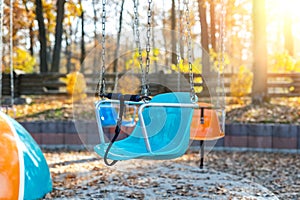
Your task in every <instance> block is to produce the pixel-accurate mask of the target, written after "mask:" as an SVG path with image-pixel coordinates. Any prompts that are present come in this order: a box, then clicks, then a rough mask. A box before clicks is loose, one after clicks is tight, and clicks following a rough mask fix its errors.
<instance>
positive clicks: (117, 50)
mask: <svg viewBox="0 0 300 200" xmlns="http://www.w3.org/2000/svg"><path fill="white" fill-rule="evenodd" d="M124 2H125V0H122V3H121V11H120V18H119V30H118V35H117V46H116V50H115V56H114V65H113V70H114V72H118V62H119V58H118V57H119V50H120V39H121V32H122V21H123V8H124Z"/></svg>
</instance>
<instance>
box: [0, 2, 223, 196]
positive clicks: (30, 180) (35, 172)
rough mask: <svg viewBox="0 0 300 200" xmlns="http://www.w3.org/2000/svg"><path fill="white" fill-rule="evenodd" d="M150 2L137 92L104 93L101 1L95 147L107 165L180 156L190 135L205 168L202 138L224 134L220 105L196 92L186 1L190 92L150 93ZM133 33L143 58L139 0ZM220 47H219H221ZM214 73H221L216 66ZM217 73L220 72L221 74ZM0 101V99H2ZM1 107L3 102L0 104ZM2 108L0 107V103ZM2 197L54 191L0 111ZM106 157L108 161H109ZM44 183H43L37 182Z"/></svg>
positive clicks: (21, 133)
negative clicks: (110, 130) (109, 133)
mask: <svg viewBox="0 0 300 200" xmlns="http://www.w3.org/2000/svg"><path fill="white" fill-rule="evenodd" d="M151 4H152V0H148V22H147V24H148V26H147V47H146V52H147V57H146V64H145V67H144V66H143V63H142V59H140V63H139V64H140V68H141V72H142V73H141V74H142V80H141V82H142V85H141V94H121V93H106V89H105V67H106V66H105V21H106V16H105V13H106V10H105V6H106V0H103V1H102V5H103V13H102V25H103V26H102V68H101V70H100V78H99V82H98V87H97V89H96V96H97V97H98V98H99V99H100V100H99V101H97V102H95V113H96V119H97V124H98V131H99V137H100V144H98V145H96V146H95V147H94V150H95V152H96V153H97V154H99V155H100V156H101V157H103V158H104V162H105V164H106V165H108V166H112V165H114V164H115V163H116V162H117V161H121V160H129V159H151V160H166V159H173V158H178V157H180V156H182V155H183V154H184V153H185V152H186V151H187V149H188V147H189V142H190V140H200V141H201V157H200V167H203V156H204V154H203V152H204V145H203V141H205V140H216V139H219V138H222V137H224V132H223V131H222V129H221V128H220V123H219V120H218V115H217V112H216V111H215V110H216V109H217V110H222V111H224V108H223V107H221V106H219V105H217V106H214V105H213V104H210V103H203V102H198V100H199V99H198V97H197V96H196V94H195V88H194V77H193V65H192V46H191V30H190V22H189V5H188V1H187V0H185V1H184V5H185V12H186V30H187V35H188V37H187V48H188V51H187V52H188V55H187V56H188V66H189V80H190V83H189V84H190V92H179V91H177V92H170V93H163V94H158V95H155V96H150V87H149V81H148V74H149V70H150V58H149V55H150V40H151V38H150V37H151V36H150V31H151V23H150V22H151V13H152V11H151ZM3 9H4V1H3V0H1V1H0V12H1V13H0V15H1V23H0V29H1V30H0V31H1V32H0V36H1V37H0V48H1V49H0V58H2V50H3V41H2V36H3V17H2V16H3ZM134 9H135V32H136V34H135V35H136V36H137V38H136V41H137V45H138V46H137V48H138V50H139V56H140V58H141V54H142V48H141V46H140V42H139V40H140V38H139V27H138V26H139V24H138V12H137V9H138V2H137V0H134ZM12 15H13V0H10V34H11V35H10V45H9V46H10V71H11V99H12V106H13V104H14V103H13V99H14V96H13V95H14V86H13V59H12V57H13V41H12V38H13V37H12V27H13V17H12ZM222 50H223V49H222ZM2 64H3V63H2V59H0V67H1V68H0V72H1V73H0V93H1V96H0V99H1V98H2V71H3V70H2ZM218 73H220V72H219V71H218ZM220 77H221V76H218V78H220ZM0 103H1V101H0ZM0 106H1V105H0ZM1 108H2V106H1ZM126 110H131V111H133V116H135V115H136V114H137V115H138V121H136V120H135V119H134V117H133V118H132V119H130V120H128V119H123V118H124V113H125V111H126ZM107 126H115V134H114V137H113V138H112V140H111V141H109V142H107V141H106V140H105V134H104V132H103V128H104V127H107ZM122 126H126V127H134V129H133V131H132V133H131V134H130V135H129V136H128V137H127V138H125V139H123V140H117V139H118V136H119V134H120V131H121V127H122ZM0 154H1V155H2V159H0V183H1V184H0V185H1V187H0V199H3V198H8V199H38V198H42V197H43V196H45V194H47V193H48V192H50V191H51V190H52V180H51V176H50V171H49V167H48V165H47V162H46V159H45V157H44V155H43V153H42V151H41V149H40V148H39V146H38V145H37V144H36V142H35V141H34V139H33V138H32V137H31V136H30V134H29V133H28V132H27V131H26V130H25V128H23V127H22V126H21V125H20V124H19V123H18V122H17V121H15V120H14V119H12V118H11V117H9V116H8V115H6V114H5V113H4V112H2V111H0ZM108 160H112V162H109V161H108ZM41 185H43V187H40V186H41Z"/></svg>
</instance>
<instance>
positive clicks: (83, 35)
mask: <svg viewBox="0 0 300 200" xmlns="http://www.w3.org/2000/svg"><path fill="white" fill-rule="evenodd" d="M84 37H85V31H84V11H83V10H82V12H81V45H80V49H81V55H80V63H81V70H80V71H81V72H82V73H84V71H85V68H84V63H83V61H84V58H85V55H86V51H85V42H84Z"/></svg>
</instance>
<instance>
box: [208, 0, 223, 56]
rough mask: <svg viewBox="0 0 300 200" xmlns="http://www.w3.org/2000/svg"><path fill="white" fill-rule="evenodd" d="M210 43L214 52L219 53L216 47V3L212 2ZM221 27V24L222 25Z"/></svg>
mask: <svg viewBox="0 0 300 200" xmlns="http://www.w3.org/2000/svg"><path fill="white" fill-rule="evenodd" d="M209 11H210V12H209V13H210V41H211V47H212V49H213V50H214V51H217V46H216V18H215V2H214V0H212V1H210V9H209ZM220 25H221V24H220Z"/></svg>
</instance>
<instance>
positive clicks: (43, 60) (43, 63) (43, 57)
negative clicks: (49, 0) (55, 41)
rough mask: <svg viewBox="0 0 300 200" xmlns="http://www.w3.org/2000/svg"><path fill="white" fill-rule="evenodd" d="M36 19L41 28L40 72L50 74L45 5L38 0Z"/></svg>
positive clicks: (36, 2)
mask: <svg viewBox="0 0 300 200" xmlns="http://www.w3.org/2000/svg"><path fill="white" fill-rule="evenodd" d="M35 4H36V18H37V21H38V26H39V42H40V72H41V73H44V72H48V64H47V39H46V28H45V23H44V16H43V13H44V12H43V5H42V0H36V1H35Z"/></svg>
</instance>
